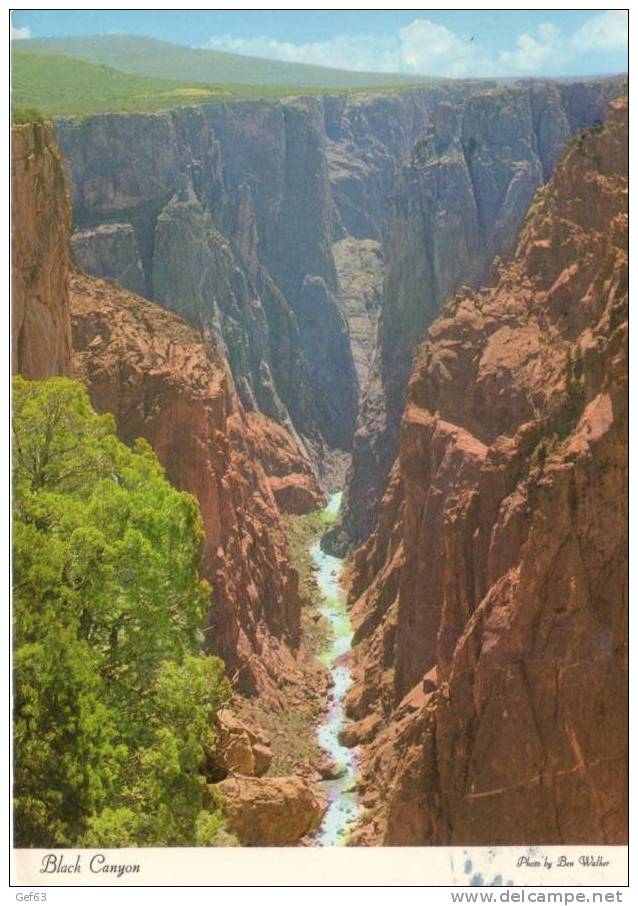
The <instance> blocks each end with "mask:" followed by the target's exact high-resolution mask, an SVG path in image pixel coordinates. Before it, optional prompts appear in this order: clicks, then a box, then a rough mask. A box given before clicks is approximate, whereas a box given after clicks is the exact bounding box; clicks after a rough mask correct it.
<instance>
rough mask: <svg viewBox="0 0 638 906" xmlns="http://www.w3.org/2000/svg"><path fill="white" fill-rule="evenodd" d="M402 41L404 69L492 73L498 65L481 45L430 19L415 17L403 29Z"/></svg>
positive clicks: (433, 72) (456, 74) (457, 74)
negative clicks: (494, 63) (495, 65)
mask: <svg viewBox="0 0 638 906" xmlns="http://www.w3.org/2000/svg"><path fill="white" fill-rule="evenodd" d="M399 42H400V59H401V64H402V65H401V71H408V72H414V73H417V74H419V75H423V74H425V75H442V76H452V77H461V76H468V75H473V74H479V75H489V74H491V72H492V70H493V68H494V67H493V64H492V62H491V61H490V60H489V59H488V57H487V55H486V54H485V52H484V51H483V50H482V49H481V48H480V47H479V46H478V45H477V44H474V43H473V42H472V41H471V40H470V39H469V38H468V39H467V40H466V39H463V38H460V37H458V35H456V34H454V32H453V31H450V29H449V28H445V27H444V26H442V25H435V24H434V23H433V22H430V20H429V19H415V20H414V21H413V22H411V23H410V24H409V25H406V26H405V28H402V29H400V30H399Z"/></svg>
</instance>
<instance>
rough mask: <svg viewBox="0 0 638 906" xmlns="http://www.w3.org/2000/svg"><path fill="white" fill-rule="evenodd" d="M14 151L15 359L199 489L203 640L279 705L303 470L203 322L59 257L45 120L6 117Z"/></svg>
mask: <svg viewBox="0 0 638 906" xmlns="http://www.w3.org/2000/svg"><path fill="white" fill-rule="evenodd" d="M13 151H14V157H13V171H12V173H13V184H12V190H13V193H14V195H13V197H14V207H13V230H14V238H13V296H12V304H13V317H14V322H13V326H14V331H15V332H14V336H13V340H14V367H15V370H16V371H18V372H20V373H22V374H23V375H24V376H25V377H28V378H37V379H41V378H45V377H50V376H53V375H56V374H69V375H72V376H75V377H77V378H79V379H81V380H82V381H84V383H85V384H86V385H87V388H88V390H89V394H90V397H91V400H92V403H93V405H94V407H95V408H96V409H97V410H98V411H100V412H111V413H112V414H113V415H114V416H115V419H116V424H117V429H118V433H119V434H120V436H121V437H122V439H123V440H125V441H126V442H127V443H132V442H133V441H135V440H136V439H137V438H138V437H143V438H145V439H146V440H147V441H148V442H149V443H150V444H151V446H152V447H153V449H154V450H155V452H156V453H157V456H158V458H159V459H160V461H161V463H162V464H163V466H164V467H165V469H166V472H167V475H168V478H169V479H170V480H171V482H172V483H173V484H174V485H175V486H176V487H178V488H180V489H182V490H186V491H189V492H190V493H192V494H193V495H194V496H195V497H196V498H197V499H198V501H199V504H200V507H201V511H202V517H203V521H204V528H205V540H204V544H203V551H202V567H201V568H202V575H203V576H205V578H206V579H208V581H209V582H210V584H211V586H212V589H213V604H212V608H211V614H210V621H209V627H208V630H207V637H206V639H205V642H206V645H207V647H208V648H209V649H210V650H211V651H214V652H216V653H219V654H220V655H221V656H222V657H223V658H224V660H225V661H226V665H227V669H228V671H229V675H231V676H233V677H234V678H235V679H236V680H237V685H238V688H239V689H241V690H243V691H247V692H253V693H260V694H262V695H263V696H264V698H265V699H267V700H269V701H270V702H271V703H274V704H277V702H278V697H279V691H278V690H279V689H281V688H283V687H285V686H286V685H287V684H290V683H299V682H300V681H301V675H300V674H299V673H298V668H297V664H296V659H295V654H296V651H297V648H298V646H299V641H300V600H299V596H298V590H297V585H298V577H297V574H296V572H295V570H294V569H293V568H292V567H291V565H290V562H289V559H288V548H287V540H286V536H285V532H284V528H283V522H282V518H281V513H282V512H296V513H299V512H302V513H303V512H309V511H310V510H313V509H316V508H317V507H318V506H320V505H321V503H322V499H323V497H322V493H321V491H320V489H319V486H318V484H317V480H316V477H315V471H314V469H313V467H312V465H311V463H310V461H309V460H308V459H307V457H306V456H305V455H304V453H303V452H302V451H301V450H300V448H299V444H298V442H297V439H296V438H295V436H294V435H292V434H289V433H288V432H287V431H286V429H285V428H283V427H282V426H281V425H279V424H277V423H274V422H272V421H271V420H270V419H268V418H267V417H266V416H264V415H258V414H256V413H252V414H251V416H250V421H249V420H248V416H247V415H246V413H245V412H244V409H243V406H242V404H241V402H240V400H239V398H238V395H237V392H236V390H235V386H234V382H233V378H232V376H231V374H230V371H229V369H228V365H227V363H226V361H225V359H224V354H223V350H222V349H221V348H220V346H219V344H218V342H217V340H216V339H215V337H214V335H212V334H210V333H207V332H206V331H205V330H204V329H201V330H199V331H198V330H196V329H195V328H193V327H191V326H188V325H187V324H186V323H185V322H184V321H183V320H182V319H181V318H180V317H179V316H177V315H175V314H173V313H171V312H168V311H166V310H164V309H163V308H161V307H160V306H158V305H155V304H153V303H151V302H149V301H147V300H145V299H143V298H140V297H139V296H136V295H135V294H134V293H132V292H128V291H126V290H124V289H122V288H120V287H118V286H116V285H115V284H114V283H113V282H109V281H103V280H99V279H96V278H94V277H89V276H87V275H85V274H83V273H81V272H80V271H78V270H72V269H71V268H70V254H69V236H70V228H71V222H70V203H69V197H68V192H67V187H66V182H65V174H64V169H63V167H62V165H61V160H60V156H59V154H58V151H57V148H56V145H55V142H54V139H53V132H52V129H51V127H50V126H47V125H40V124H30V125H24V126H17V127H14V129H13ZM122 234H123V235H126V233H125V232H124V231H123V232H122ZM129 235H130V234H129ZM118 241H119V240H118Z"/></svg>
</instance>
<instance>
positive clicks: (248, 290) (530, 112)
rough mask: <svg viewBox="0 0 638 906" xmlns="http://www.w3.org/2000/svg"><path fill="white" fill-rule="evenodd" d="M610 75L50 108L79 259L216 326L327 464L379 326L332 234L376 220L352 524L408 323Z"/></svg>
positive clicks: (382, 429) (371, 489) (503, 226)
mask: <svg viewBox="0 0 638 906" xmlns="http://www.w3.org/2000/svg"><path fill="white" fill-rule="evenodd" d="M612 91H613V84H612V83H611V82H609V83H605V82H597V83H591V84H589V83H582V84H574V85H563V86H560V87H557V86H555V85H551V84H550V83H542V84H539V85H532V86H529V85H528V86H525V87H521V88H512V89H502V88H499V89H495V88H494V86H493V84H492V83H489V82H466V83H464V82H458V83H450V84H448V85H443V86H432V87H425V88H418V89H413V90H406V91H400V92H395V93H387V94H383V95H374V94H363V95H350V96H348V95H342V96H339V97H329V96H327V97H321V98H291V99H287V100H285V101H282V102H267V101H259V102H251V103H227V104H210V105H203V106H201V107H197V108H193V107H190V108H184V109H180V110H176V111H173V112H169V113H157V114H149V115H142V114H138V115H134V116H133V115H126V116H124V115H103V116H95V117H90V118H87V119H85V120H83V121H81V122H78V121H74V120H64V119H63V120H59V121H58V123H57V128H58V135H59V140H60V144H61V147H62V149H63V153H64V156H65V158H66V159H67V161H68V163H69V168H70V173H71V177H72V182H73V196H74V210H75V218H76V224H77V228H78V230H79V231H80V232H79V234H78V235H77V237H76V239H75V244H76V246H77V255H78V260H79V261H80V263H81V264H82V266H83V267H85V268H86V269H88V270H89V271H90V272H91V273H94V274H96V275H97V276H107V277H111V278H113V279H116V280H118V282H120V283H121V284H122V285H125V286H127V287H128V288H132V289H135V290H137V291H143V294H144V295H145V296H147V297H148V298H150V299H153V300H154V301H157V302H159V303H160V304H161V305H163V306H165V307H167V308H171V309H172V310H174V311H176V312H178V313H179V314H181V315H182V316H183V317H185V318H186V319H187V320H188V321H190V322H191V323H192V324H193V325H195V326H196V327H198V328H202V329H203V330H205V331H207V332H212V333H215V334H216V335H217V336H218V337H219V338H220V340H221V342H222V345H223V348H224V350H225V353H226V356H227V359H228V362H229V364H230V368H231V371H232V374H233V377H234V380H235V384H236V387H237V390H238V392H239V395H240V398H241V400H242V402H243V405H244V407H245V408H246V409H247V410H255V409H256V410H259V411H261V412H262V413H263V414H265V415H267V416H269V417H270V418H273V419H275V420H276V421H278V422H280V423H281V424H283V425H284V426H286V427H288V428H290V427H291V426H293V427H294V430H295V431H296V432H297V433H298V435H299V436H300V437H301V439H302V440H303V442H304V444H305V445H306V446H307V448H308V450H309V451H310V453H311V455H312V456H313V458H314V461H315V463H316V465H317V466H318V468H319V469H320V470H321V471H323V472H324V473H328V472H329V471H330V469H331V462H332V460H331V456H330V454H329V450H330V449H339V450H345V451H349V450H350V449H351V447H352V444H353V435H354V431H355V424H356V420H357V411H358V403H359V391H360V389H362V388H363V385H364V384H367V373H366V372H367V371H369V369H370V364H371V362H372V360H373V358H374V347H375V345H376V317H375V316H374V315H373V314H372V316H370V315H371V309H368V308H366V312H365V316H363V312H362V310H361V300H360V298H359V297H358V295H357V294H359V295H360V289H357V288H355V289H354V293H353V292H351V289H352V285H350V286H348V285H347V282H348V281H347V277H346V282H345V285H344V283H343V279H342V278H343V277H344V274H345V272H346V271H347V264H346V268H345V270H344V268H343V267H341V275H339V274H338V265H339V264H341V265H343V263H344V253H345V254H346V256H347V253H348V252H349V253H350V254H351V255H352V253H353V246H351V245H350V246H349V245H347V244H346V245H343V246H342V245H340V243H342V241H343V240H348V239H351V240H356V241H363V242H366V241H368V242H369V241H370V240H372V241H379V240H381V239H382V238H383V237H384V236H387V242H386V245H387V250H386V258H387V261H388V272H387V275H386V289H385V301H384V307H385V309H386V311H387V314H386V316H385V317H384V319H383V325H382V329H381V350H380V353H379V355H378V357H377V361H376V364H375V368H374V372H373V374H374V377H373V381H372V382H371V384H370V386H369V388H368V393H367V396H366V403H365V406H364V409H363V413H362V416H361V418H360V421H359V425H358V427H357V435H356V438H355V464H354V472H353V475H352V480H351V493H350V495H349V496H350V500H351V501H352V503H351V509H350V510H348V511H347V512H348V515H347V519H346V523H347V526H346V527H347V531H348V532H349V534H350V535H351V536H352V537H353V538H354V539H355V540H361V539H362V537H363V535H364V534H365V533H366V531H367V530H369V529H370V528H371V524H372V523H371V519H372V515H371V514H372V512H373V511H374V508H375V506H376V502H377V501H378V497H379V495H380V491H381V488H382V485H383V481H384V479H385V476H386V473H387V469H388V467H389V465H390V463H391V460H392V456H393V451H394V448H395V441H396V432H397V428H398V418H399V415H398V413H400V411H401V409H402V404H403V398H404V392H405V384H406V381H407V376H408V373H409V368H410V363H411V359H412V354H413V351H414V347H415V345H416V342H417V341H418V340H419V339H420V338H422V336H423V335H424V331H425V328H426V327H427V325H428V324H429V323H430V322H431V320H432V318H433V317H434V314H435V313H436V312H437V311H438V310H439V308H440V306H441V304H442V303H443V301H444V300H445V298H446V297H447V295H448V294H449V292H450V291H452V290H454V289H456V287H457V286H458V285H459V283H460V282H461V281H462V280H465V281H467V280H474V279H478V277H479V276H481V275H482V274H483V272H484V270H485V268H486V267H487V265H488V264H489V262H490V261H491V258H492V256H493V254H494V253H495V252H500V253H502V252H504V251H507V250H508V243H511V239H512V236H513V235H515V233H516V230H517V228H518V226H519V225H520V222H521V219H522V217H523V216H524V214H525V211H526V209H527V206H528V205H529V202H530V200H531V197H532V195H533V192H534V191H535V189H536V188H537V187H538V186H539V185H540V183H541V182H542V180H543V179H544V178H546V177H547V176H548V175H549V173H550V172H551V170H552V168H553V166H554V164H555V162H556V160H557V158H558V155H559V153H560V149H561V147H562V144H563V143H564V140H565V138H566V137H567V136H568V135H569V133H570V132H571V131H573V130H574V129H577V128H580V127H581V126H582V125H588V124H591V122H592V121H593V120H594V119H596V117H598V116H600V115H601V112H602V110H603V108H604V104H605V102H606V100H607V99H608V98H609V96H610V93H611V92H612ZM417 139H418V141H417ZM415 141H416V142H417V144H416V148H415ZM410 159H412V164H411V165H410V166H408V167H407V169H405V170H404V171H403V172H402V173H401V176H400V180H399V184H398V186H397V185H396V179H397V173H398V172H399V170H400V168H401V166H402V165H403V164H406V163H409V162H410ZM391 195H393V197H394V201H393V204H392V206H391V211H390V218H389V225H388V217H387V213H386V208H387V202H388V198H389V197H390V196H391ZM113 224H116V226H114V225H113ZM335 243H336V244H337V249H338V252H337V258H339V259H340V260H339V261H337V260H336V258H335V254H334V252H333V246H334V245H335ZM368 253H369V249H368ZM356 254H358V255H359V257H361V256H362V255H364V256H365V254H366V251H365V246H360V247H359V251H358V252H357V253H356ZM368 257H369V255H368ZM361 260H362V263H363V258H361ZM369 263H370V262H368V264H369ZM140 264H141V268H142V270H143V280H142V278H141V275H140V270H139V266H140ZM373 279H374V280H376V276H375V277H374V278H373ZM142 285H143V287H144V289H143V290H142V289H141V287H142ZM374 292H376V290H375V291H373V294H374ZM353 302H354V305H353ZM355 358H356V360H357V362H358V364H357V365H355ZM364 360H365V366H364V365H363V362H364ZM365 476H367V478H366V477H365ZM368 511H370V512H368Z"/></svg>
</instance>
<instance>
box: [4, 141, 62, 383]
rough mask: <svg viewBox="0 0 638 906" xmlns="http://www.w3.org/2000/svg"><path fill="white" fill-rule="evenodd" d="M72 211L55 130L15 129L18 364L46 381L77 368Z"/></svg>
mask: <svg viewBox="0 0 638 906" xmlns="http://www.w3.org/2000/svg"><path fill="white" fill-rule="evenodd" d="M70 229H71V208H70V202H69V197H68V193H67V189H66V184H65V179H64V169H63V165H62V162H61V159H60V155H59V152H58V149H57V147H56V144H55V139H54V136H53V130H52V128H51V126H50V125H48V124H45V123H29V124H26V125H22V126H14V127H13V128H12V130H11V234H12V235H11V238H12V242H11V283H12V299H13V304H12V309H11V357H12V368H13V371H15V372H19V373H20V374H23V375H24V376H25V377H27V378H32V379H42V378H47V377H51V376H52V375H54V374H68V372H69V369H70V366H71V321H70V317H69V288H68V267H69V252H68V235H69V232H70Z"/></svg>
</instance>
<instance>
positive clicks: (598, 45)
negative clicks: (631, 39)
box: [571, 9, 628, 53]
mask: <svg viewBox="0 0 638 906" xmlns="http://www.w3.org/2000/svg"><path fill="white" fill-rule="evenodd" d="M627 27H628V16H627V13H626V11H625V10H622V9H610V10H607V12H605V13H600V14H599V15H597V16H592V18H591V19H588V20H587V21H586V22H584V23H583V24H582V25H581V27H580V28H579V29H577V30H576V32H575V33H574V35H573V36H572V39H571V44H572V46H573V47H574V48H575V49H576V50H578V51H580V52H581V53H586V52H587V51H597V50H616V49H621V48H623V47H624V46H625V44H626V43H627Z"/></svg>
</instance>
